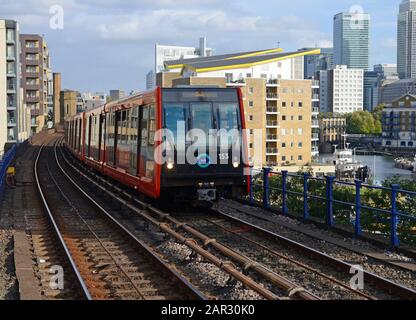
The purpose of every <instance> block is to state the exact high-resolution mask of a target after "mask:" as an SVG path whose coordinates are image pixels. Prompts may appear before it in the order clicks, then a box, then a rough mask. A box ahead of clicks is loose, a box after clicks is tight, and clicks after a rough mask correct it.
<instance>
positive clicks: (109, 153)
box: [105, 113, 116, 166]
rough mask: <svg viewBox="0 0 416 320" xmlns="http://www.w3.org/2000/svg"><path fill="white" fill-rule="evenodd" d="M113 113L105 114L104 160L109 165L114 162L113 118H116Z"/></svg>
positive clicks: (112, 164)
mask: <svg viewBox="0 0 416 320" xmlns="http://www.w3.org/2000/svg"><path fill="white" fill-rule="evenodd" d="M115 115H116V114H115V113H107V115H106V128H107V129H106V131H107V133H106V137H107V139H106V144H105V153H106V157H105V158H106V159H105V160H106V162H107V163H108V164H109V165H110V166H114V164H115V156H114V153H115V132H116V131H115V129H116V127H115V126H116V124H115V122H116V121H115V119H116V116H115Z"/></svg>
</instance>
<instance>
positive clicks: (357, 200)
mask: <svg viewBox="0 0 416 320" xmlns="http://www.w3.org/2000/svg"><path fill="white" fill-rule="evenodd" d="M361 185H362V181H360V180H355V235H356V236H357V237H358V236H361V235H362V230H361Z"/></svg>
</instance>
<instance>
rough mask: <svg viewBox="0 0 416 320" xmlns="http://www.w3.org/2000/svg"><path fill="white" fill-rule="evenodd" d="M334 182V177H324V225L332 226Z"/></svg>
mask: <svg viewBox="0 0 416 320" xmlns="http://www.w3.org/2000/svg"><path fill="white" fill-rule="evenodd" d="M334 181H335V177H332V176H331V177H326V224H327V226H329V227H333V226H334V192H333V191H334Z"/></svg>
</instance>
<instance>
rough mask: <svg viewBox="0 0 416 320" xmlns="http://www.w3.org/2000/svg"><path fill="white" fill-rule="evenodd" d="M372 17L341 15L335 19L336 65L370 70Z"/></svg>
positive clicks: (360, 14)
mask: <svg viewBox="0 0 416 320" xmlns="http://www.w3.org/2000/svg"><path fill="white" fill-rule="evenodd" d="M369 51H370V15H369V14H367V13H361V12H349V13H345V12H344V13H339V14H337V15H335V17H334V65H346V66H348V68H353V69H364V70H368V68H369Z"/></svg>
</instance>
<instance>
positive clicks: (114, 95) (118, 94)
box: [110, 90, 126, 101]
mask: <svg viewBox="0 0 416 320" xmlns="http://www.w3.org/2000/svg"><path fill="white" fill-rule="evenodd" d="M125 96H126V93H125V92H124V91H123V90H110V99H111V101H115V100H120V99H122V98H124V97H125Z"/></svg>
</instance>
